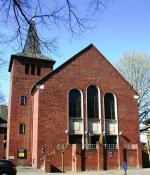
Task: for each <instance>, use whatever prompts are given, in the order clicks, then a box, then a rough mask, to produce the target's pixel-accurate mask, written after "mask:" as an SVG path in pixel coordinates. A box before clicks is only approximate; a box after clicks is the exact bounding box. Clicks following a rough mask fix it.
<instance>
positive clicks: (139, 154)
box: [137, 144, 142, 168]
mask: <svg viewBox="0 0 150 175" xmlns="http://www.w3.org/2000/svg"><path fill="white" fill-rule="evenodd" d="M137 168H142V145H141V144H137Z"/></svg>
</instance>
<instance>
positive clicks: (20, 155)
mask: <svg viewBox="0 0 150 175" xmlns="http://www.w3.org/2000/svg"><path fill="white" fill-rule="evenodd" d="M17 157H18V158H25V157H26V150H25V149H23V148H18V149H17Z"/></svg>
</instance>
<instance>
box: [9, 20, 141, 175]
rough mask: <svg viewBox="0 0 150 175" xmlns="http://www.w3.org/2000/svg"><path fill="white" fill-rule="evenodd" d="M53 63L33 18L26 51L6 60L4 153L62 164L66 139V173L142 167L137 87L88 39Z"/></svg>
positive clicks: (25, 162)
mask: <svg viewBox="0 0 150 175" xmlns="http://www.w3.org/2000/svg"><path fill="white" fill-rule="evenodd" d="M70 47H71V45H70ZM54 64H55V61H54V60H52V59H50V58H48V57H46V56H44V55H42V53H41V50H40V44H39V40H38V36H37V31H36V26H35V22H34V20H32V22H31V25H30V28H29V31H28V35H27V39H26V42H25V46H24V49H23V51H22V52H21V53H17V54H13V55H11V58H10V64H9V72H10V73H11V78H10V97H9V105H8V128H7V150H6V158H7V159H11V160H12V161H13V162H14V163H15V164H16V165H21V166H29V165H30V166H32V167H35V168H40V167H41V165H42V166H44V171H45V172H50V171H53V170H54V169H55V170H56V169H57V170H61V166H62V165H61V153H62V152H61V149H62V150H63V149H65V148H64V147H65V146H66V144H67V147H66V150H65V152H64V168H65V169H66V170H68V171H82V170H99V169H109V168H111V169H112V168H120V167H121V166H122V162H124V161H125V162H127V164H128V166H129V167H141V166H142V160H141V159H142V158H141V147H140V132H139V118H138V104H137V99H138V94H137V92H136V91H135V90H134V89H133V88H132V87H131V86H130V85H129V84H128V83H127V82H126V81H125V79H124V78H123V77H122V76H121V75H120V74H119V73H118V72H117V71H116V69H115V68H114V67H113V66H112V65H111V64H110V63H109V61H108V60H107V59H106V58H105V57H104V56H103V55H102V54H101V53H100V52H99V51H98V49H97V48H96V47H95V46H94V45H93V44H90V45H89V46H87V47H86V48H84V49H83V50H81V51H80V52H79V53H77V54H76V55H74V56H73V57H72V58H70V59H69V60H68V61H66V62H65V63H63V64H62V65H61V66H59V67H58V68H56V69H55V70H53V66H54ZM58 147H59V149H58ZM60 152H61V153H60ZM42 160H43V164H42V163H41V161H42Z"/></svg>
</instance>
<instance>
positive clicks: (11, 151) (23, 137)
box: [6, 20, 55, 166]
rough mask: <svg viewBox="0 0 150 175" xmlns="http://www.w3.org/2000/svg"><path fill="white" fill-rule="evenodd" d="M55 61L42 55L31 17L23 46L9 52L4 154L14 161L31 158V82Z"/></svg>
mask: <svg viewBox="0 0 150 175" xmlns="http://www.w3.org/2000/svg"><path fill="white" fill-rule="evenodd" d="M54 64H55V61H54V60H52V59H50V58H48V57H46V56H44V55H42V54H41V49H40V43H39V38H38V35H37V31H36V26H35V22H34V20H32V21H31V24H30V27H29V30H28V34H27V39H26V42H25V46H24V49H23V51H22V52H21V53H17V54H14V55H11V58H10V64H9V72H10V73H11V77H10V92H9V104H8V128H7V150H6V158H7V159H11V160H12V161H13V162H14V163H15V164H16V165H23V166H29V165H30V163H31V162H32V130H33V128H32V126H33V121H32V113H33V109H32V106H33V100H32V97H31V94H30V89H31V88H32V86H33V85H34V84H35V83H36V82H37V81H38V80H40V79H41V78H43V77H44V76H46V75H47V74H48V73H49V72H51V71H53V65H54Z"/></svg>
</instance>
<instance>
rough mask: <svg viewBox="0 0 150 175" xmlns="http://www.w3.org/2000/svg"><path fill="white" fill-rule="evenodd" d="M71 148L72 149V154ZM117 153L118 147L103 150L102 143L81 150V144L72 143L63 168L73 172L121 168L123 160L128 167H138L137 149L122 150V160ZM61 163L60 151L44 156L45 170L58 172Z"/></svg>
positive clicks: (67, 151) (60, 168)
mask: <svg viewBox="0 0 150 175" xmlns="http://www.w3.org/2000/svg"><path fill="white" fill-rule="evenodd" d="M71 148H72V150H73V152H72V154H71V151H72V150H71ZM110 152H111V154H110ZM119 153H120V151H118V149H116V150H105V149H104V148H103V146H102V145H98V149H95V150H82V148H81V145H80V146H79V145H76V146H75V147H74V145H70V146H69V148H68V149H67V150H66V152H65V154H64V155H65V156H64V157H65V158H64V169H65V171H75V172H77V171H90V170H100V169H101V170H108V169H122V164H123V162H126V163H127V167H128V168H137V167H138V164H139V162H137V157H138V155H137V149H127V150H122V153H123V157H124V160H123V161H121V160H119V159H118V156H119ZM99 160H101V161H99ZM119 161H121V162H119ZM61 165H62V158H61V154H60V152H58V151H56V152H55V155H52V156H45V165H44V171H45V172H59V171H61V170H62V167H61ZM120 165H121V166H120ZM54 167H55V168H54ZM71 167H72V168H71Z"/></svg>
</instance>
